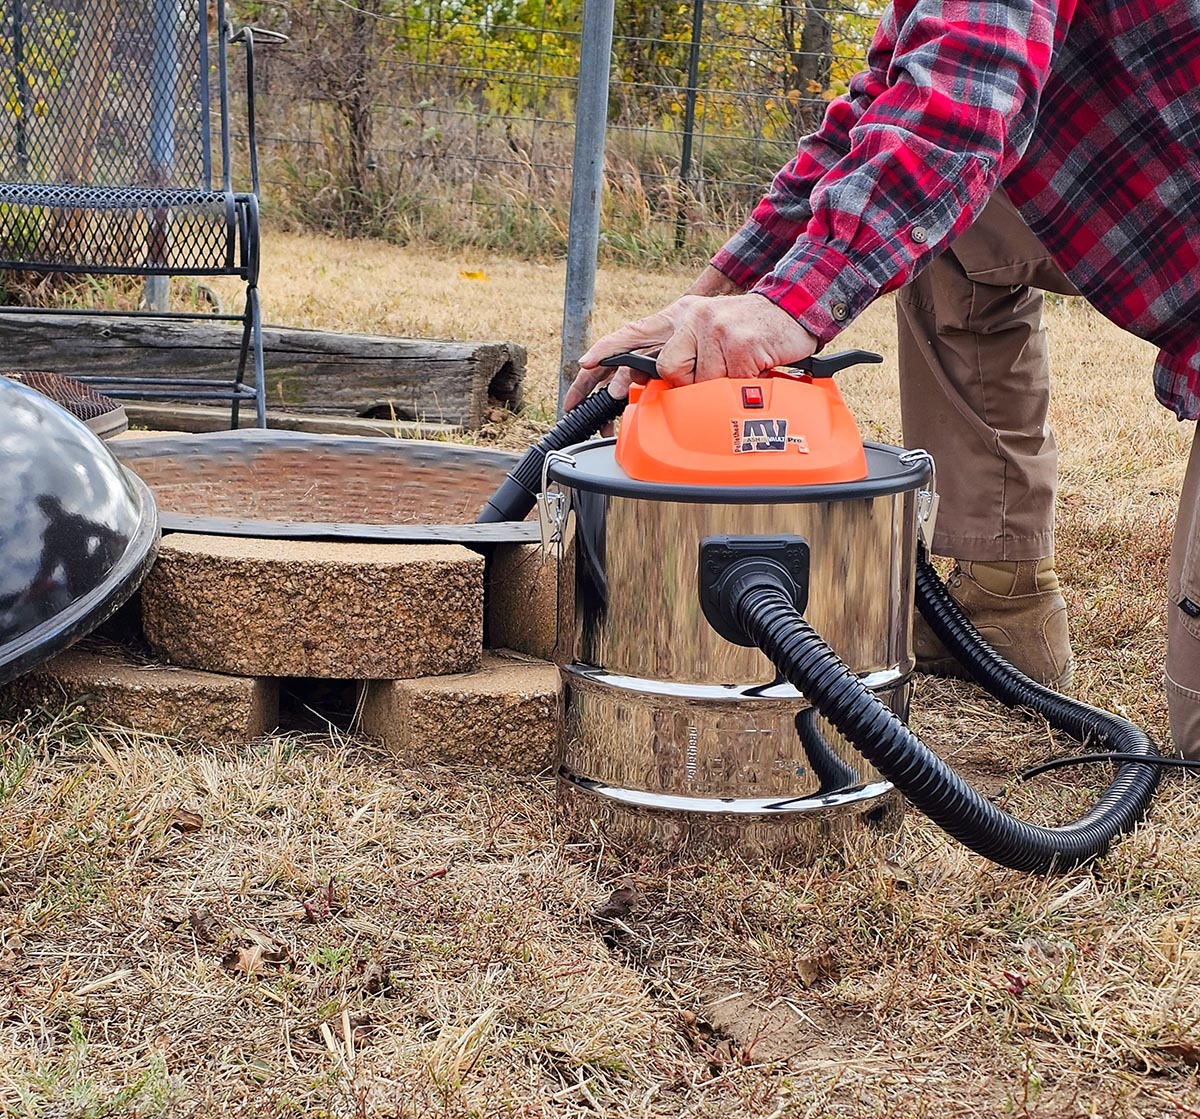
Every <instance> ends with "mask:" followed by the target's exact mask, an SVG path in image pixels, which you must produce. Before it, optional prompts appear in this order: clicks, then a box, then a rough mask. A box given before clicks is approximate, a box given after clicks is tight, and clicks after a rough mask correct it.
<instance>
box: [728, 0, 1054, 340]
mask: <svg viewBox="0 0 1200 1119" xmlns="http://www.w3.org/2000/svg"><path fill="white" fill-rule="evenodd" d="M1074 8H1075V4H1074V0H1009V2H987V0H976V2H964V0H958V2H954V0H951V2H948V3H936V2H933V0H908V2H904V0H897V2H896V3H894V4H892V5H891V6H889V8H888V10H887V12H886V13H885V15H884V18H883V20H882V22H881V23H880V26H879V30H878V32H877V33H876V36H875V39H874V42H873V44H872V46H871V51H870V55H869V57H868V67H867V69H866V70H865V71H864V72H863V73H861V74H859V75H857V76H856V77H855V78H854V80H853V81H852V82H851V86H850V92H849V94H848V95H847V96H845V97H843V98H839V99H838V100H836V101H834V102H832V103H831V104H830V106H829V109H828V111H827V112H826V115H825V119H824V122H823V124H822V125H821V128H820V129H819V130H818V131H817V132H816V133H815V134H813V135H812V136H809V137H806V138H805V139H804V140H802V141H801V143H800V145H799V148H798V151H797V154H796V157H795V159H793V160H792V161H791V162H790V163H789V164H788V165H787V166H786V167H785V168H784V169H783V170H782V171H780V172H779V174H778V175H777V176H776V177H775V180H774V183H773V184H772V186H771V189H770V191H769V192H768V193H767V195H766V196H765V197H764V198H763V200H762V201H761V202H760V203H759V205H758V206H757V207H756V209H755V210H754V213H753V215H752V217H751V218H750V220H749V221H748V222H747V223H746V224H745V225H744V226H743V227H742V228H741V230H739V231H738V233H737V234H735V235H734V237H733V238H732V239H731V240H730V241H729V242H728V244H726V245H725V247H724V248H723V249H722V250H721V251H720V252H719V253H718V254H717V255H716V257H714V259H713V264H714V265H715V266H716V267H717V268H718V269H719V270H720V271H721V272H723V273H724V274H725V275H727V276H729V277H730V278H731V279H733V280H734V281H735V282H737V283H738V284H740V285H741V286H742V287H745V288H752V289H753V290H754V291H756V292H759V293H760V294H762V295H765V296H766V297H767V298H769V299H771V300H772V301H773V302H775V303H777V304H778V305H779V306H780V307H782V308H784V310H786V311H788V312H789V313H790V314H791V315H792V316H793V317H794V318H796V319H797V320H798V321H799V322H800V323H801V324H802V325H803V326H804V327H805V328H806V329H808V330H809V331H810V332H811V333H812V334H814V335H815V336H816V337H817V338H818V339H819V340H821V341H822V342H825V341H828V340H829V339H830V338H832V337H833V336H834V335H835V334H837V333H838V331H839V330H840V329H841V328H842V327H843V326H845V325H846V324H847V323H848V322H849V321H850V320H851V319H853V318H854V317H855V316H856V315H857V314H858V313H859V312H860V311H862V310H863V308H864V307H866V306H867V304H869V303H870V302H871V301H872V300H873V299H875V298H876V297H877V296H879V295H880V294H881V293H883V292H887V291H891V290H893V289H895V288H897V287H899V286H901V285H902V284H904V283H906V282H907V281H908V280H909V279H911V278H912V277H913V276H915V275H916V274H917V273H919V272H920V271H921V269H922V268H924V266H925V265H926V264H927V263H928V262H929V261H930V260H931V259H932V258H933V257H934V256H936V255H937V254H938V253H940V252H941V251H942V249H944V248H945V247H946V245H947V244H948V243H949V242H950V241H951V240H952V239H953V238H954V237H955V236H956V235H957V234H959V233H961V232H962V231H963V230H964V229H966V228H967V227H968V226H969V225H970V224H971V222H972V221H973V220H974V219H975V216H976V215H977V214H978V212H979V211H980V210H981V209H982V207H983V205H984V203H985V202H986V201H987V199H988V197H989V196H990V195H991V193H992V192H993V190H995V188H996V186H997V185H998V184H999V183H1000V181H1001V180H1002V179H1003V178H1004V177H1005V176H1006V174H1007V173H1008V172H1009V170H1011V168H1012V167H1014V166H1015V165H1016V164H1017V162H1018V161H1019V160H1020V157H1021V154H1022V152H1023V151H1024V149H1025V145H1026V144H1027V143H1028V142H1029V139H1030V136H1031V133H1032V131H1033V128H1034V124H1035V121H1036V120H1037V114H1038V106H1039V99H1040V97H1041V94H1042V91H1043V90H1044V88H1045V85H1046V81H1047V77H1048V75H1049V72H1050V68H1051V61H1052V58H1053V55H1054V52H1055V50H1056V49H1057V48H1058V46H1059V45H1060V44H1061V43H1062V41H1063V38H1064V36H1065V35H1066V33H1067V30H1068V27H1069V24H1070V20H1071V17H1072V15H1073V13H1074Z"/></svg>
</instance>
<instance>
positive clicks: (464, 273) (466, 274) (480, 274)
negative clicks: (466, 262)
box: [458, 268, 491, 283]
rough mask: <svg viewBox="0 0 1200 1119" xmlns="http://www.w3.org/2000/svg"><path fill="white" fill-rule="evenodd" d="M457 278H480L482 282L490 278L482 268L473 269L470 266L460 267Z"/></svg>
mask: <svg viewBox="0 0 1200 1119" xmlns="http://www.w3.org/2000/svg"><path fill="white" fill-rule="evenodd" d="M458 278H459V279H460V280H482V281H483V282H484V283H487V282H488V281H489V280H491V276H489V275H488V274H487V273H486V272H484V271H483V269H478V270H474V271H473V270H472V269H470V268H460V269H459V272H458Z"/></svg>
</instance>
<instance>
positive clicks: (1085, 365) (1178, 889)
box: [0, 237, 1200, 1119]
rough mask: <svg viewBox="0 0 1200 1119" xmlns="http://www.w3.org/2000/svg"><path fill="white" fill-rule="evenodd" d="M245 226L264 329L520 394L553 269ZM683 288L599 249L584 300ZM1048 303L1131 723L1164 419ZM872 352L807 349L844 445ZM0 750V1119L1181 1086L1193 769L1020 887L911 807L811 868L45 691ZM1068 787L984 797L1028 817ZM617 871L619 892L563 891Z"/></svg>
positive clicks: (874, 1099)
mask: <svg viewBox="0 0 1200 1119" xmlns="http://www.w3.org/2000/svg"><path fill="white" fill-rule="evenodd" d="M268 244H269V246H270V250H269V251H270V253H271V259H270V260H269V262H268V270H267V275H268V277H269V279H268V282H267V284H266V285H265V288H266V296H267V302H268V309H269V315H270V317H271V318H272V319H275V320H286V321H293V322H314V323H320V324H324V325H332V326H342V327H353V328H357V329H366V330H376V329H388V330H393V331H396V332H401V333H428V334H435V335H460V336H466V335H472V336H479V337H482V336H489V337H506V338H512V339H514V340H516V341H519V342H523V343H525V344H526V345H528V346H529V347H530V350H531V353H530V369H531V379H532V380H533V382H534V393H533V395H534V398H535V400H541V401H543V407H544V406H545V402H546V401H548V400H549V399H550V385H551V382H552V379H553V377H554V375H555V367H556V364H557V352H558V346H557V341H556V334H557V330H558V321H557V319H558V312H557V307H558V299H559V297H560V296H559V292H560V288H561V274H560V273H559V272H557V271H555V270H553V269H550V268H542V267H541V266H538V265H529V264H523V263H512V262H507V261H502V260H498V259H490V258H484V259H478V258H471V259H466V258H458V257H445V256H438V255H436V254H429V255H422V254H419V253H416V252H414V251H412V250H395V249H386V250H385V249H381V248H378V247H376V246H370V245H365V246H360V245H355V246H346V245H338V244H335V243H331V242H323V241H318V240H316V239H313V238H283V237H277V238H271V239H270V240H269V242H268ZM460 268H469V269H480V268H482V269H484V270H486V271H487V272H488V274H489V275H490V276H491V280H490V282H483V281H467V280H460V279H459V278H458V273H459V269H460ZM683 279H684V278H683V277H682V276H679V275H669V276H652V277H646V276H641V275H639V274H637V273H634V272H619V273H606V274H605V275H604V276H603V278H602V283H601V285H600V300H601V307H600V308H599V310H598V312H597V326H598V328H601V329H602V328H603V327H605V326H607V325H609V324H615V323H616V322H618V321H621V320H622V319H624V318H625V317H627V316H629V315H632V314H638V313H642V312H644V311H646V310H648V309H650V308H652V307H653V306H654V305H655V304H656V303H657V302H661V300H662V299H664V298H666V297H667V296H669V295H670V294H671V293H672V292H673V291H675V290H677V289H678V288H679V287H680V286H681V285H682V283H683ZM890 329H891V328H890V317H889V312H888V309H887V308H886V307H881V308H879V309H877V310H876V311H873V312H872V313H870V314H869V315H867V316H865V317H864V319H863V320H861V321H860V322H859V323H858V324H856V326H855V327H854V329H853V331H852V332H850V333H849V334H848V335H847V337H846V339H845V341H846V342H847V344H855V345H865V346H869V347H877V348H880V349H882V350H884V351H885V352H889V353H890V352H891V350H892V344H891V339H890ZM1051 329H1052V332H1053V340H1054V347H1055V355H1056V359H1057V368H1058V378H1057V381H1056V385H1057V397H1056V401H1055V422H1056V426H1057V429H1058V431H1059V435H1060V442H1061V444H1062V452H1063V500H1062V509H1061V540H1062V546H1061V567H1062V569H1063V570H1064V572H1065V574H1066V576H1067V578H1068V580H1069V588H1068V593H1069V596H1070V605H1071V609H1072V617H1073V619H1074V624H1075V630H1076V639H1077V645H1078V653H1079V658H1080V662H1081V663H1080V671H1079V691H1080V692H1081V693H1082V694H1083V695H1084V696H1085V697H1086V698H1089V699H1092V700H1094V701H1096V702H1099V703H1101V704H1104V705H1106V706H1110V707H1115V708H1118V709H1120V710H1124V711H1126V712H1127V713H1129V714H1130V715H1131V716H1133V717H1134V718H1137V719H1139V720H1141V721H1142V722H1144V723H1145V724H1146V725H1147V726H1148V727H1149V728H1150V729H1151V731H1152V732H1153V733H1155V734H1156V735H1158V736H1160V737H1161V736H1162V735H1163V734H1164V733H1165V718H1164V712H1163V702H1162V699H1161V695H1160V692H1159V677H1160V674H1161V660H1162V650H1161V640H1162V639H1161V634H1162V630H1163V618H1162V609H1161V607H1160V602H1161V597H1162V592H1161V587H1162V584H1163V582H1164V580H1165V564H1166V548H1167V544H1168V539H1169V526H1170V522H1171V516H1172V508H1173V503H1174V494H1175V493H1176V491H1177V488H1178V484H1179V480H1180V476H1181V472H1182V464H1183V458H1184V438H1185V436H1186V435H1188V434H1190V429H1184V428H1181V427H1179V426H1177V425H1175V424H1174V422H1173V421H1171V420H1170V419H1169V418H1167V417H1166V416H1165V414H1163V413H1162V411H1161V409H1158V408H1157V406H1156V405H1155V404H1154V403H1153V402H1152V400H1151V394H1150V389H1149V360H1150V355H1149V353H1148V350H1147V348H1146V347H1143V346H1140V345H1137V344H1135V343H1132V342H1129V341H1127V340H1126V339H1124V338H1123V337H1122V336H1121V335H1120V333H1119V332H1117V331H1115V330H1113V329H1111V328H1109V327H1107V326H1106V325H1105V324H1103V323H1102V322H1100V321H1099V320H1097V319H1096V318H1095V316H1093V315H1091V314H1090V313H1088V312H1087V311H1086V309H1085V308H1083V307H1081V306H1078V305H1069V304H1064V305H1061V306H1056V307H1055V308H1053V309H1052V313H1051ZM892 377H893V374H892V372H891V367H887V366H885V367H884V368H883V369H882V370H875V369H870V370H865V371H862V372H856V373H851V374H845V375H843V377H842V384H843V386H844V388H845V390H846V391H847V395H848V396H849V397H850V398H851V400H852V403H853V405H854V407H855V409H856V411H857V414H858V416H859V419H860V422H861V424H862V426H863V429H864V432H865V433H866V434H868V435H871V436H882V437H884V438H895V435H896V418H895V417H896V405H895V392H894V386H893V385H892V384H891V381H892ZM914 724H915V725H916V727H917V729H918V731H919V732H921V733H922V734H924V735H926V737H927V738H928V739H929V740H930V742H931V743H932V744H934V745H936V746H938V747H939V748H941V749H944V751H945V753H946V754H947V755H948V756H949V757H950V758H951V760H952V761H953V762H954V763H955V764H959V765H962V766H963V767H964V769H966V770H967V771H968V772H970V774H971V775H972V777H973V778H974V779H976V780H978V781H979V782H980V784H981V786H982V787H984V788H985V789H987V790H988V791H993V792H995V791H999V790H1000V789H1001V786H1003V785H1004V783H1005V782H1006V781H1008V780H1009V779H1010V778H1011V775H1012V773H1013V771H1014V769H1015V768H1017V767H1019V766H1020V765H1023V764H1025V763H1027V762H1029V761H1031V760H1035V759H1038V758H1040V757H1042V756H1044V754H1045V752H1046V749H1047V741H1046V736H1045V732H1044V729H1043V728H1042V727H1041V726H1040V724H1036V723H1034V722H1032V721H1025V720H1021V719H1019V718H1014V717H1013V716H1012V715H1011V714H1009V713H1005V712H1001V711H1000V710H999V709H997V708H996V707H995V705H993V704H992V703H990V702H989V701H987V700H984V699H982V698H980V697H979V696H978V695H977V694H976V693H975V692H974V691H973V690H971V689H969V688H967V687H965V686H960V685H957V684H953V683H949V682H944V681H932V680H929V681H922V682H921V685H920V689H919V692H918V695H917V697H916V699H915V702H914ZM0 747H2V752H0V758H2V759H3V760H2V761H0V801H2V811H0V974H2V981H3V996H2V998H3V1003H2V1007H3V1013H2V1015H0V1054H2V1055H3V1058H4V1059H3V1061H2V1062H0V1114H8V1115H14V1116H18V1115H19V1116H107V1115H120V1116H133V1115H137V1116H156V1115H211V1114H222V1115H266V1116H273V1117H274V1116H293V1115H296V1116H299V1115H306V1116H309V1115H312V1116H321V1115H329V1116H339V1117H340V1116H347V1117H352V1116H370V1117H381V1119H382V1117H391V1116H396V1117H399V1116H404V1117H409V1116H412V1117H416V1116H422V1117H423V1116H445V1117H448V1119H450V1117H454V1119H457V1117H467V1116H479V1117H493V1116H495V1117H500V1116H522V1117H529V1119H533V1117H538V1119H541V1117H546V1119H551V1117H555V1119H557V1117H560V1116H562V1117H569V1116H585V1115H600V1116H612V1117H614V1119H616V1117H625V1116H631V1117H636V1116H681V1117H682V1116H689V1117H690V1116H698V1117H699V1116H712V1117H718V1116H720V1117H730V1119H734V1117H737V1119H741V1117H749V1119H768V1117H778V1119H785V1117H786V1119H800V1117H811V1119H818V1117H826V1116H831V1117H832V1116H838V1117H854V1119H868V1117H872V1119H883V1117H896V1119H900V1117H910V1116H922V1117H929V1119H955V1117H975V1116H985V1115H1012V1116H1026V1117H1034V1116H1037V1117H1042V1119H1058V1117H1064V1119H1065V1117H1074V1116H1104V1117H1112V1119H1142V1117H1151V1116H1154V1117H1164V1119H1165V1117H1168V1116H1170V1117H1173V1119H1179V1117H1181V1116H1182V1117H1187V1116H1190V1115H1200V1078H1198V1074H1197V1067H1198V1066H1200V978H1198V972H1200V942H1198V940H1197V930H1198V929H1200V861H1197V860H1196V859H1195V857H1194V851H1193V846H1192V845H1193V843H1194V833H1195V825H1194V820H1195V815H1196V812H1195V804H1196V801H1195V793H1194V790H1193V786H1192V785H1191V784H1190V781H1189V780H1188V779H1184V778H1179V777H1172V778H1170V779H1168V780H1167V781H1166V782H1165V783H1164V787H1163V790H1162V792H1161V793H1160V795H1159V798H1158V800H1157V802H1156V805H1155V809H1154V813H1153V816H1152V818H1151V819H1150V820H1149V822H1148V823H1146V824H1145V825H1144V826H1143V827H1142V828H1140V830H1139V831H1138V832H1137V834H1136V835H1134V836H1133V837H1131V838H1129V839H1128V840H1126V841H1125V842H1123V843H1122V844H1121V845H1120V846H1119V847H1118V848H1117V849H1116V850H1115V851H1114V852H1113V854H1111V855H1110V856H1109V857H1108V858H1107V859H1106V860H1105V861H1104V862H1103V863H1101V864H1100V865H1098V866H1096V867H1094V868H1092V869H1090V870H1085V871H1077V872H1073V873H1071V874H1067V875H1063V876H1059V877H1055V878H1051V879H1029V878H1025V877H1022V876H1020V875H1017V874H1014V873H1010V872H1007V871H1003V870H999V869H997V868H994V867H991V866H989V865H986V864H984V863H983V862H982V861H981V860H979V859H977V858H975V857H973V856H971V855H969V854H967V853H966V852H964V851H963V850H962V849H960V848H958V847H957V846H955V845H954V844H953V843H952V842H951V841H950V840H948V839H947V838H946V837H945V836H944V835H942V834H941V833H940V832H939V831H938V830H937V829H935V828H933V827H932V826H930V825H929V824H928V823H927V822H925V821H924V820H923V819H921V818H918V817H917V816H916V815H915V814H910V815H909V817H908V818H907V819H906V821H905V823H904V825H903V827H902V828H901V830H900V831H899V832H898V833H896V834H894V835H891V836H883V837H879V836H875V837H862V838H860V839H856V840H854V841H853V842H851V843H850V844H849V845H847V846H846V847H844V848H843V847H838V848H836V849H831V850H830V851H829V852H828V854H827V856H826V857H825V858H824V859H823V860H822V861H821V862H820V863H819V865H816V866H814V867H809V868H805V867H800V868H794V869H790V870H773V869H768V868H764V867H759V866H755V867H750V866H745V865H740V864H739V863H737V862H735V861H727V862H720V861H714V862H704V863H702V864H700V863H698V864H693V865H683V866H680V865H675V866H673V867H672V866H666V865H661V864H659V863H656V862H655V861H654V860H653V859H651V858H624V859H623V858H620V857H618V856H617V855H616V854H615V853H614V852H612V851H608V850H605V849H604V848H602V847H599V846H597V845H594V844H572V843H570V842H569V841H568V839H567V837H565V836H564V835H563V834H562V833H561V832H560V831H559V829H558V827H557V825H556V822H555V819H554V814H553V802H552V794H551V790H550V788H549V786H548V785H546V784H545V783H542V782H537V781H522V780H516V779H513V778H511V777H508V776H506V775H504V774H502V773H498V772H495V771H490V770H479V769H471V768H465V767H464V768H462V769H447V768H429V769H421V770H416V769H411V768H406V767H405V766H404V765H403V764H402V762H401V761H398V760H396V759H393V758H391V757H388V756H385V755H381V754H379V753H378V752H376V751H375V750H374V749H373V748H372V746H371V744H370V743H368V742H363V741H358V740H351V741H347V740H342V739H340V738H337V737H334V738H333V739H318V738H313V739H296V738H273V739H269V740H267V741H264V742H258V743H251V744H247V745H246V746H244V747H243V748H241V749H237V750H228V751H220V752H213V751H205V752H202V751H199V750H196V749H193V748H190V747H189V746H188V745H187V744H186V743H181V742H174V741H169V740H158V739H152V738H148V737H131V736H128V735H123V734H120V733H117V732H113V731H104V730H102V729H98V728H93V727H87V726H82V725H77V724H75V723H74V722H72V721H71V719H70V718H69V717H66V718H59V719H57V720H55V719H47V718H46V717H41V716H40V717H38V718H37V719H31V720H30V721H28V722H26V723H23V724H19V725H17V726H14V727H10V728H0ZM1101 780H1103V773H1102V772H1092V771H1081V772H1079V773H1073V774H1071V775H1069V776H1064V777H1062V778H1061V779H1054V778H1047V779H1042V780H1040V781H1038V782H1036V783H1034V784H1031V785H1029V786H1017V787H1015V788H1013V789H1012V790H1011V791H1009V792H1008V793H1007V795H1006V798H1005V804H1006V805H1007V806H1008V807H1010V808H1011V809H1012V810H1013V811H1016V812H1018V813H1021V814H1024V815H1026V816H1029V817H1031V818H1035V819H1039V820H1048V819H1053V818H1059V819H1061V818H1065V817H1068V816H1073V815H1076V814H1078V812H1079V811H1080V810H1081V808H1082V806H1083V805H1084V804H1085V803H1086V802H1087V799H1088V796H1089V794H1090V793H1091V792H1092V791H1094V787H1095V783H1097V782H1099V781H1101ZM630 882H632V883H633V884H634V887H635V895H634V900H633V905H632V909H631V911H630V912H629V913H628V914H627V915H625V916H624V917H621V918H618V919H607V920H601V919H596V918H594V917H593V916H592V915H591V914H592V910H593V908H594V907H595V906H596V905H598V904H599V903H602V902H603V901H605V899H607V898H608V896H609V894H610V892H611V891H612V890H613V889H614V888H616V887H618V886H623V885H626V884H628V883H630Z"/></svg>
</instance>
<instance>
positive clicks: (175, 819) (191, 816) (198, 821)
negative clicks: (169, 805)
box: [167, 805, 204, 832]
mask: <svg viewBox="0 0 1200 1119" xmlns="http://www.w3.org/2000/svg"><path fill="white" fill-rule="evenodd" d="M167 827H168V828H174V829H175V830H176V831H181V832H189V831H199V830H200V829H201V828H202V827H204V817H203V816H201V815H200V813H199V812H193V811H192V810H191V809H190V808H184V807H183V806H182V805H181V806H180V807H179V808H176V809H175V811H174V812H172V813H171V818H170V819H169V820H168V821H167Z"/></svg>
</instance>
